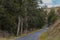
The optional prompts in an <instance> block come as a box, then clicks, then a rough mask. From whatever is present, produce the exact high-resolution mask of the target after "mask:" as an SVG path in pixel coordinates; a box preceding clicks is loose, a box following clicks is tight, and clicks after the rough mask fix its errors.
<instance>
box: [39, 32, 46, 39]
mask: <svg viewBox="0 0 60 40" xmlns="http://www.w3.org/2000/svg"><path fill="white" fill-rule="evenodd" d="M38 40H47V32H44V33H42V35H40V36H39V37H38Z"/></svg>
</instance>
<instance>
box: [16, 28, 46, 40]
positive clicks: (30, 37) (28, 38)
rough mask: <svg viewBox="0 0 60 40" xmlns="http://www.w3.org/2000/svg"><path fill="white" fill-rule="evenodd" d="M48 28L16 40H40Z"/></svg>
mask: <svg viewBox="0 0 60 40" xmlns="http://www.w3.org/2000/svg"><path fill="white" fill-rule="evenodd" d="M46 30H47V28H44V29H41V30H40V31H37V32H35V33H32V34H28V35H26V36H23V37H20V38H17V39H16V40H38V36H39V35H41V34H42V33H43V32H45V31H46Z"/></svg>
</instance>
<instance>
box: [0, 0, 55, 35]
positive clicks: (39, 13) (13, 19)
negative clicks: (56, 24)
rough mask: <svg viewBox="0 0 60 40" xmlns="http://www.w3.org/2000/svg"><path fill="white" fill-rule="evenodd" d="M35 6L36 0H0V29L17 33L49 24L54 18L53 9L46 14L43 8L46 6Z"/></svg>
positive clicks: (36, 4)
mask: <svg viewBox="0 0 60 40" xmlns="http://www.w3.org/2000/svg"><path fill="white" fill-rule="evenodd" d="M40 4H42V1H40ZM37 7H39V5H38V2H37V0H0V30H1V31H7V32H8V33H9V34H15V35H16V34H17V35H18V34H19V33H21V32H22V33H24V32H26V33H27V31H30V30H33V29H35V30H36V29H40V28H42V27H44V26H45V25H46V24H47V23H48V24H49V25H50V24H51V23H52V21H54V20H55V19H56V15H55V11H54V10H53V11H52V10H51V11H50V13H49V14H48V15H47V11H44V10H43V9H44V8H46V7H44V8H43V7H41V8H37Z"/></svg>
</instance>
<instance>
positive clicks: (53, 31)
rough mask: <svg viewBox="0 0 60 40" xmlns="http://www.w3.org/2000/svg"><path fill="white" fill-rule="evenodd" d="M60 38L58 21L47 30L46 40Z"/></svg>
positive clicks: (59, 23) (59, 21) (59, 22)
mask: <svg viewBox="0 0 60 40" xmlns="http://www.w3.org/2000/svg"><path fill="white" fill-rule="evenodd" d="M59 37H60V19H57V21H56V22H55V23H54V24H53V25H52V26H51V27H50V28H49V30H48V38H47V40H58V38H59Z"/></svg>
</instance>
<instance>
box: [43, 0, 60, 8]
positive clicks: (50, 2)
mask: <svg viewBox="0 0 60 40" xmlns="http://www.w3.org/2000/svg"><path fill="white" fill-rule="evenodd" d="M42 2H43V5H44V4H46V5H47V6H48V7H57V6H60V0H42Z"/></svg>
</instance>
